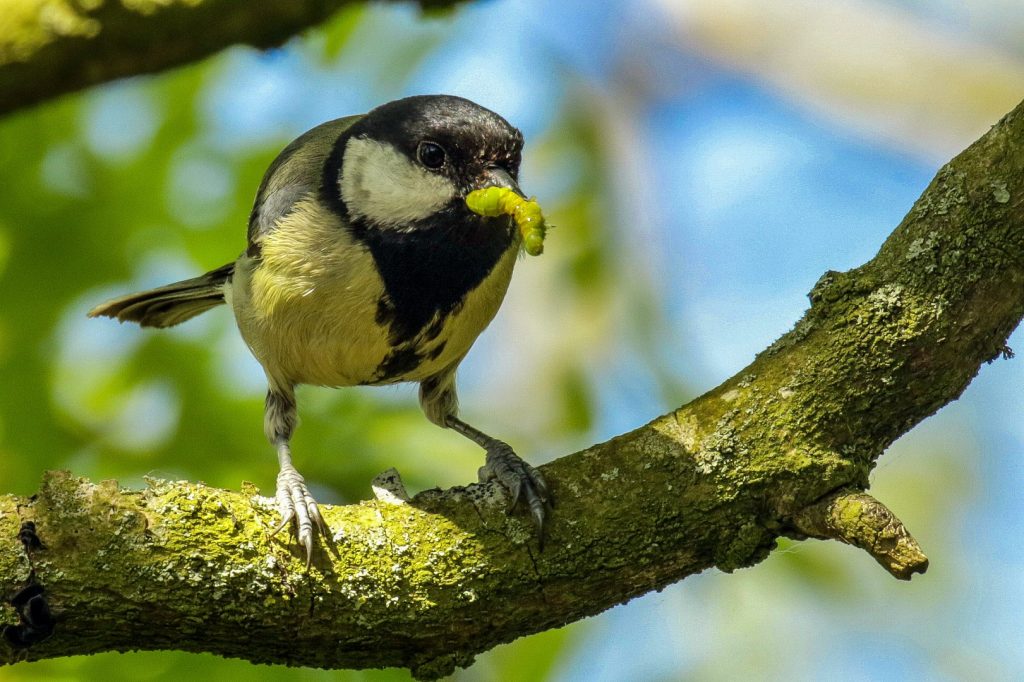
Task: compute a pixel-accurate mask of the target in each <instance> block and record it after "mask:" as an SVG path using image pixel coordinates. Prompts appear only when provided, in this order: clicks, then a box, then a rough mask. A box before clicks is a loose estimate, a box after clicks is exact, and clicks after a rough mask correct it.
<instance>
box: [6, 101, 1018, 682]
mask: <svg viewBox="0 0 1024 682" xmlns="http://www.w3.org/2000/svg"><path fill="white" fill-rule="evenodd" d="M810 298H811V304H812V307H811V309H810V310H809V311H808V312H807V313H806V314H805V316H804V317H803V319H801V320H800V321H799V322H798V323H797V324H796V326H795V327H794V329H793V330H792V331H790V332H789V333H787V334H786V335H785V336H783V337H782V338H781V339H779V340H778V341H777V342H775V343H774V344H772V346H771V347H769V348H768V349H767V350H765V351H764V352H762V353H761V354H760V355H759V356H758V357H757V358H756V359H755V360H754V362H753V363H752V364H751V365H750V366H748V367H747V368H745V369H744V370H742V371H741V372H739V373H738V374H737V375H736V376H734V377H733V378H731V379H729V380H728V381H726V382H725V383H723V384H722V385H721V386H719V387H718V388H715V389H714V390H712V391H710V392H708V393H707V394H705V395H703V396H701V397H700V398H698V399H696V400H694V401H693V402H691V403H689V404H688V405H685V406H683V407H681V408H679V409H678V410H676V411H674V412H672V413H669V414H667V415H664V416H662V417H659V418H657V419H655V420H654V421H652V422H651V423H649V424H647V425H646V426H643V427H641V428H639V429H637V430H636V431H633V432H631V433H628V434H625V435H622V436H619V437H617V438H614V439H612V440H610V441H608V442H606V443H602V444H599V445H595V446H593V447H591V448H589V449H587V450H584V451H582V452H578V453H575V454H572V455H568V456H566V457H563V458H561V459H559V460H557V461H554V462H552V463H550V464H548V465H546V466H545V467H543V471H544V474H545V476H546V477H547V480H548V482H549V483H550V484H551V488H552V491H553V493H554V496H555V499H556V500H557V502H558V507H557V509H556V510H555V512H554V514H553V519H552V523H551V526H550V530H549V536H548V541H547V543H546V546H545V548H544V550H543V552H541V551H539V550H538V547H537V544H536V541H535V538H534V534H533V530H532V528H531V526H530V523H529V520H528V519H526V518H525V517H523V516H520V515H513V516H507V515H506V514H505V506H506V500H504V499H503V497H502V495H501V494H500V491H499V490H498V489H497V488H496V487H495V486H494V485H492V484H489V485H470V486H468V487H465V488H455V489H452V490H448V491H439V490H437V491H428V492H425V493H421V494H419V495H417V496H416V497H415V498H413V499H412V500H411V501H405V500H404V499H403V498H404V495H403V494H402V492H403V491H402V490H401V486H400V485H398V483H397V482H396V480H395V477H394V476H393V475H392V476H387V477H384V478H383V479H381V480H379V481H377V486H376V488H377V489H378V491H379V492H378V496H379V499H376V500H373V501H368V502H363V503H361V504H357V505H350V506H344V507H333V508H326V509H325V510H324V513H325V517H326V519H327V521H328V522H329V523H330V525H331V528H332V529H334V531H335V532H336V535H335V542H334V544H333V546H332V548H331V550H330V551H329V552H328V551H321V552H320V553H319V554H317V555H316V556H315V557H314V562H313V569H312V570H311V572H310V573H309V574H308V575H306V574H304V573H303V570H302V569H303V563H304V561H303V557H302V556H301V555H300V554H299V553H298V552H297V551H296V548H295V547H293V546H292V545H291V544H290V542H289V541H288V539H287V538H285V537H281V536H278V537H275V538H270V537H268V536H269V531H270V529H271V528H273V526H274V524H275V518H274V514H273V512H272V511H271V510H269V509H268V508H267V507H266V505H265V504H264V503H262V502H260V499H259V498H257V497H256V496H255V491H254V490H251V489H250V490H244V491H243V492H242V493H233V492H228V491H223V490H215V489H211V488H207V487H205V486H202V485H196V484H190V483H173V484H171V483H164V482H154V483H153V484H152V485H151V486H150V487H149V488H148V489H146V490H144V491H141V492H133V491H126V490H119V489H118V487H117V485H116V484H115V483H113V482H104V483H100V484H98V485H94V484H91V483H89V482H87V481H84V480H80V479H77V478H74V477H72V476H71V475H69V474H66V473H50V474H47V475H46V477H45V479H44V481H43V486H42V489H41V490H40V492H39V494H38V495H37V496H34V497H32V498H27V499H26V498H16V497H6V498H0V588H2V590H3V593H4V594H6V595H14V594H15V593H16V592H18V590H19V589H20V588H22V587H24V585H25V584H26V583H27V582H28V581H30V580H34V581H35V582H36V583H37V584H38V585H42V586H43V590H44V591H43V595H42V597H43V598H45V601H46V603H47V604H48V606H49V611H50V613H51V614H52V617H53V619H54V620H55V629H54V634H53V636H52V637H51V638H49V639H47V640H45V641H42V642H41V643H38V644H34V645H32V646H29V647H27V648H24V649H22V650H18V651H14V650H5V651H2V653H0V656H2V657H3V660H4V661H6V662H13V661H15V660H19V659H29V660H32V659H39V658H46V657H52V656H63V655H70V654H81V653H91V652H98V651H107V650H119V651H123V650H129V649H168V648H173V649H184V650H188V651H209V652H215V653H218V654H222V655H225V656H234V657H242V658H246V659H249V660H252V661H261V662H278V663H289V664H295V665H310V666H319V667H332V668H337V667H379V666H407V667H410V668H411V669H412V670H413V672H414V674H416V675H418V676H419V677H422V678H432V677H437V676H440V675H443V674H445V673H448V672H450V671H452V670H453V669H454V668H455V667H456V666H465V665H468V664H469V663H470V662H471V661H472V660H473V656H474V655H475V654H476V653H479V652H481V651H484V650H486V649H488V648H490V647H492V646H494V645H496V644H498V643H500V642H506V641H509V640H512V639H514V638H516V637H520V636H522V635H525V634H529V633H533V632H538V631H540V630H544V629H547V628H552V627H557V626H560V625H563V624H565V623H568V622H571V621H574V620H577V619H580V618H583V617H584V616H588V615H592V614H595V613H598V612H600V611H603V610H605V609H607V608H610V607H611V606H614V605H616V604H619V603H621V602H624V601H626V600H628V599H631V598H632V597H635V596H638V595H641V594H643V593H645V592H648V591H650V590H655V589H659V588H662V587H664V586H666V585H668V584H670V583H673V582H676V581H678V580H680V579H682V578H684V577H685V576H687V575H690V574H693V573H697V572H699V571H702V570H705V569H707V568H710V567H712V566H715V567H718V568H719V569H721V570H724V571H732V570H733V569H736V568H739V567H742V566H749V565H751V564H754V563H756V562H758V561H760V560H762V559H764V558H765V556H767V554H768V553H769V551H770V550H771V549H772V548H773V547H774V544H775V540H776V538H777V537H778V536H779V535H783V534H811V535H820V536H824V537H837V538H839V539H842V540H844V541H846V542H851V543H852V544H855V545H857V546H860V547H863V548H865V549H867V550H868V551H869V552H870V553H871V554H872V555H873V556H874V557H875V558H876V559H878V560H879V561H880V563H882V564H883V565H885V566H886V568H887V569H888V570H890V571H891V572H893V573H894V574H895V575H897V576H898V577H909V575H910V574H911V573H913V572H914V571H920V570H923V569H924V567H925V562H926V559H925V558H924V556H923V554H921V553H920V551H919V550H918V549H917V547H916V544H915V543H914V542H913V540H912V539H911V538H910V536H909V535H908V534H907V533H906V531H905V530H904V529H903V527H902V524H900V523H899V522H898V521H896V520H895V519H894V518H893V517H892V516H891V514H890V513H889V512H888V511H887V510H886V509H885V508H884V507H883V506H882V505H881V504H880V503H878V502H876V501H875V500H873V499H872V498H870V497H867V496H858V495H856V494H855V493H854V491H857V490H862V489H865V488H866V487H867V485H868V472H869V471H870V469H871V468H872V466H873V464H874V461H875V459H876V458H877V457H878V456H879V455H880V454H881V453H882V452H883V451H884V450H885V448H886V447H887V446H888V445H889V444H890V443H892V442H893V441H894V440H895V439H896V438H897V437H899V436H900V435H901V434H903V433H905V432H906V431H908V430H909V429H910V428H912V427H913V426H914V425H915V424H917V423H918V422H920V421H921V420H923V419H925V418H926V417H927V416H929V415H930V414H932V413H934V412H935V411H936V410H937V409H939V408H940V407H941V406H943V405H945V404H946V403H948V402H950V401H952V400H954V399H956V398H957V397H958V396H959V395H960V393H961V392H962V391H963V390H964V388H965V387H966V386H967V384H968V383H969V382H970V381H971V379H972V378H973V377H974V376H975V374H976V373H977V371H978V368H979V366H980V365H981V363H984V362H988V361H991V360H993V359H995V358H997V357H999V356H1000V355H1001V354H1004V353H1006V352H1007V351H1008V349H1007V348H1006V346H1005V343H1006V338H1007V336H1008V335H1009V333H1010V331H1011V330H1012V329H1013V328H1014V327H1015V326H1016V325H1017V324H1018V322H1019V321H1020V319H1021V316H1022V315H1024V104H1022V105H1021V106H1018V108H1017V109H1016V110H1015V111H1014V112H1012V113H1011V114H1009V115H1008V116H1006V117H1005V118H1004V119H1003V120H1002V121H1001V122H1000V123H999V124H997V125H996V126H994V127H993V128H992V129H991V130H990V131H989V132H988V133H987V134H986V135H985V136H984V137H982V138H981V139H980V140H979V141H978V142H976V143H975V144H973V145H972V146H971V147H970V148H969V149H967V150H966V151H965V152H963V153H962V154H960V155H959V156H958V157H957V158H955V159H953V160H952V161H951V162H950V163H949V164H947V165H946V166H945V167H944V168H943V169H942V170H941V171H939V173H938V175H937V176H936V177H935V179H934V180H933V181H932V183H931V184H930V186H929V187H928V188H927V190H926V191H925V192H924V194H923V195H922V196H921V198H920V199H919V200H918V201H917V202H916V204H915V205H914V207H913V208H912V209H911V211H910V212H909V213H908V215H907V216H906V218H904V220H903V222H902V223H901V224H900V225H899V227H897V228H896V230H895V232H893V234H892V235H891V236H890V237H889V238H888V240H887V241H886V242H885V244H884V245H883V246H882V248H881V250H880V251H879V253H878V255H877V256H876V257H875V258H874V259H873V260H871V261H870V262H869V263H867V264H865V265H864V266H862V267H859V268H856V269H854V270H851V271H849V272H845V273H838V272H830V273H827V274H826V275H825V276H823V277H822V278H821V280H820V281H819V282H818V283H817V284H816V285H815V287H814V289H813V291H812V292H811V294H810ZM25 521H33V522H34V523H35V527H36V530H37V532H38V537H39V539H40V540H41V542H42V544H43V545H45V548H38V547H36V548H32V543H31V542H30V541H28V540H30V539H31V538H30V536H26V534H25V533H23V534H22V536H21V537H22V540H23V541H25V542H24V544H23V542H19V539H18V535H19V529H20V528H21V527H22V526H21V524H22V523H24V522H25ZM26 538H28V539H26ZM36 591H38V588H36ZM20 599H21V600H20V601H19V602H18V603H19V607H18V608H13V607H12V608H10V609H7V613H6V615H5V618H6V622H7V623H10V624H12V626H13V625H15V624H17V623H19V622H20V625H17V626H16V627H13V628H12V629H11V630H10V631H9V633H8V634H9V638H13V639H14V640H15V641H19V640H18V637H22V638H27V639H30V640H34V639H41V638H42V636H43V635H45V633H46V628H45V627H37V628H35V629H33V627H32V623H31V622H29V621H31V620H32V618H33V617H35V618H37V619H38V620H39V621H40V622H42V621H44V620H45V619H44V618H43V615H47V614H46V613H45V610H44V609H42V607H41V604H40V602H38V601H35V602H33V604H32V606H33V608H35V610H34V611H33V610H32V608H30V607H29V606H26V605H25V604H24V601H25V600H26V599H27V597H26V596H25V594H24V593H22V594H21V595H20ZM33 614H34V615H33ZM40 614H42V615H40ZM42 624H43V625H46V623H45V622H43V623H42ZM17 628H21V629H17Z"/></svg>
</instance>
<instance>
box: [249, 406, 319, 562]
mask: <svg viewBox="0 0 1024 682" xmlns="http://www.w3.org/2000/svg"><path fill="white" fill-rule="evenodd" d="M296 423H297V418H296V409H295V394H294V393H293V392H292V390H291V389H288V390H280V389H274V388H271V389H270V390H269V391H267V403H266V409H265V411H264V415H263V428H264V431H266V434H267V439H268V440H270V443H271V444H272V445H273V446H274V447H275V448H276V449H277V462H278V465H279V466H280V472H279V473H278V474H277V492H276V497H277V508H278V510H279V511H280V512H281V525H280V526H278V527H277V529H276V530H274V532H273V533H271V535H275V534H277V533H279V532H281V530H283V529H284V528H285V527H286V526H289V525H292V524H294V526H295V534H296V536H297V537H298V538H299V542H300V543H302V545H303V547H305V548H306V569H307V570H308V569H309V565H310V562H312V560H313V524H314V523H315V524H316V527H317V529H318V530H319V531H320V532H322V533H323V534H324V535H329V532H330V531H329V529H328V528H327V524H326V523H325V522H324V519H323V517H322V516H321V515H320V509H319V508H318V507H317V505H316V500H314V499H313V496H312V495H310V494H309V488H307V487H306V480H305V479H304V478H302V475H301V474H299V472H298V471H296V469H295V466H294V465H293V464H292V451H291V446H290V445H289V441H291V437H292V432H293V431H294V430H295V425H296Z"/></svg>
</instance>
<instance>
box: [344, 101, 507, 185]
mask: <svg viewBox="0 0 1024 682" xmlns="http://www.w3.org/2000/svg"><path fill="white" fill-rule="evenodd" d="M349 132H350V135H351V136H352V137H367V138H370V139H374V140H379V141H381V142H387V143H389V144H391V145H392V146H394V147H395V148H396V149H398V150H399V151H401V152H402V153H403V154H405V155H406V156H408V157H409V158H410V159H412V160H414V161H416V162H417V163H422V161H423V160H426V161H427V162H428V164H429V165H428V166H427V167H431V166H433V165H434V164H435V163H436V161H437V159H438V158H439V157H438V154H437V150H435V149H432V148H431V149H428V150H426V151H427V152H428V154H423V149H422V147H421V145H423V143H433V144H434V145H437V146H439V147H440V148H441V150H443V166H442V167H439V168H431V169H432V170H435V171H436V172H439V173H442V174H444V175H446V176H448V177H449V178H450V179H451V180H452V182H453V183H454V184H456V185H457V186H460V187H462V188H464V189H467V190H468V189H469V188H471V187H472V185H473V182H474V180H475V179H476V178H477V176H478V175H479V173H480V171H481V169H482V168H485V167H487V166H498V167H501V168H503V169H505V170H506V171H507V172H508V173H509V174H510V175H511V176H512V177H513V179H518V174H519V162H520V160H521V157H522V149H523V135H522V133H520V132H519V130H517V129H516V128H515V127H513V126H512V125H511V124H510V123H509V122H508V121H506V120H505V119H504V118H502V117H501V116H499V115H498V114H496V113H494V112H493V111H491V110H489V109H485V108H484V107H482V106H480V105H479V104H476V103H474V102H471V101H470V100H468V99H464V98H462V97H455V96H452V95H416V96H413V97H406V98H404V99H399V100H395V101H393V102H388V103H387V104H383V105H381V106H379V107H377V108H376V109H373V110H372V111H370V112H369V113H368V114H366V116H365V117H363V118H362V119H361V120H360V121H359V122H357V123H356V124H354V125H353V126H352V128H351V130H350V131H349ZM421 156H423V157H424V158H423V159H422V160H421Z"/></svg>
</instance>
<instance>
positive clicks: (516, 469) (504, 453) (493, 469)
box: [445, 415, 551, 542]
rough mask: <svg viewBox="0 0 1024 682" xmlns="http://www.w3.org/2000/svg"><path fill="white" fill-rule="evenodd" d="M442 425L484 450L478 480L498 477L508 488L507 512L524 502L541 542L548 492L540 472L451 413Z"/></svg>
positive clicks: (549, 499) (495, 440)
mask: <svg viewBox="0 0 1024 682" xmlns="http://www.w3.org/2000/svg"><path fill="white" fill-rule="evenodd" d="M445 426H447V427H448V428H450V429H452V430H453V431H457V432H458V433H461V434H462V435H463V436H465V437H466V438H468V439H470V440H471V441H473V442H474V443H476V444H477V445H479V446H480V447H482V448H483V449H484V450H486V451H487V458H486V459H485V460H484V465H483V466H482V467H480V480H481V482H483V481H489V480H491V479H497V481H498V482H499V483H500V484H501V485H502V486H504V488H505V489H506V490H508V492H509V495H511V496H512V503H511V504H510V505H509V511H510V512H511V511H512V510H513V509H515V507H516V505H517V504H518V503H519V501H520V500H522V501H524V502H525V503H526V505H527V507H529V509H530V514H531V515H532V516H533V522H534V524H536V526H537V533H538V535H539V537H540V539H541V542H543V539H544V520H545V518H546V516H547V511H548V507H549V506H550V505H551V495H550V493H549V492H548V486H547V484H546V483H545V482H544V479H543V478H542V477H541V475H540V472H538V471H537V470H536V469H534V468H533V467H532V466H530V465H529V464H528V463H527V462H526V461H525V460H523V458H521V457H520V456H519V455H517V454H516V453H515V451H513V450H512V448H511V446H509V444H508V443H505V442H504V441H500V440H498V439H497V438H493V437H491V436H488V435H487V434H486V433H484V432H483V431H480V430H479V429H476V428H474V427H472V426H470V425H469V424H467V423H466V422H464V421H462V420H461V419H459V418H458V417H456V416H454V415H448V416H447V417H445Z"/></svg>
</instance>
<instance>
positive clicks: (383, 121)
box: [325, 95, 523, 230]
mask: <svg viewBox="0 0 1024 682" xmlns="http://www.w3.org/2000/svg"><path fill="white" fill-rule="evenodd" d="M522 148H523V135H522V133H520V132H519V131H518V130H517V129H516V128H514V127H513V126H512V125H510V124H509V123H508V121H506V120H505V119H503V118H502V117H501V116H499V115H497V114H496V113H494V112H493V111H490V110H488V109H485V108H483V107H481V106H479V105H478V104H474V103H473V102H470V101H469V100H467V99H463V98H461V97H452V96H448V95H421V96H416V97H407V98H405V99H400V100H395V101H393V102H389V103H387V104H384V105H382V106H380V107H377V108H376V109H374V110H372V111H370V112H369V113H368V114H366V115H365V116H364V117H363V118H361V119H359V121H357V122H356V123H354V124H353V125H352V126H351V128H349V130H348V131H346V134H345V135H344V136H343V138H342V140H341V142H340V149H338V150H337V153H338V161H339V163H338V164H337V166H336V172H337V178H336V183H337V192H338V197H339V198H340V199H341V203H342V204H343V205H344V207H345V211H346V212H347V213H348V216H349V218H350V219H352V220H354V221H358V222H361V223H364V224H366V225H367V226H373V227H376V228H378V229H395V230H414V229H416V227H417V225H419V224H421V223H424V222H425V221H430V220H431V219H432V218H434V217H435V216H437V215H438V214H441V213H444V212H450V211H456V212H458V214H459V215H464V216H468V215H469V214H468V213H466V211H465V198H466V195H467V194H469V193H470V192H471V191H473V190H476V189H483V188H486V187H507V188H509V189H512V190H513V191H515V192H516V193H519V194H521V192H520V190H519V186H518V184H517V182H518V175H519V162H520V159H521V155H522ZM325 179H326V178H325Z"/></svg>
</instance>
